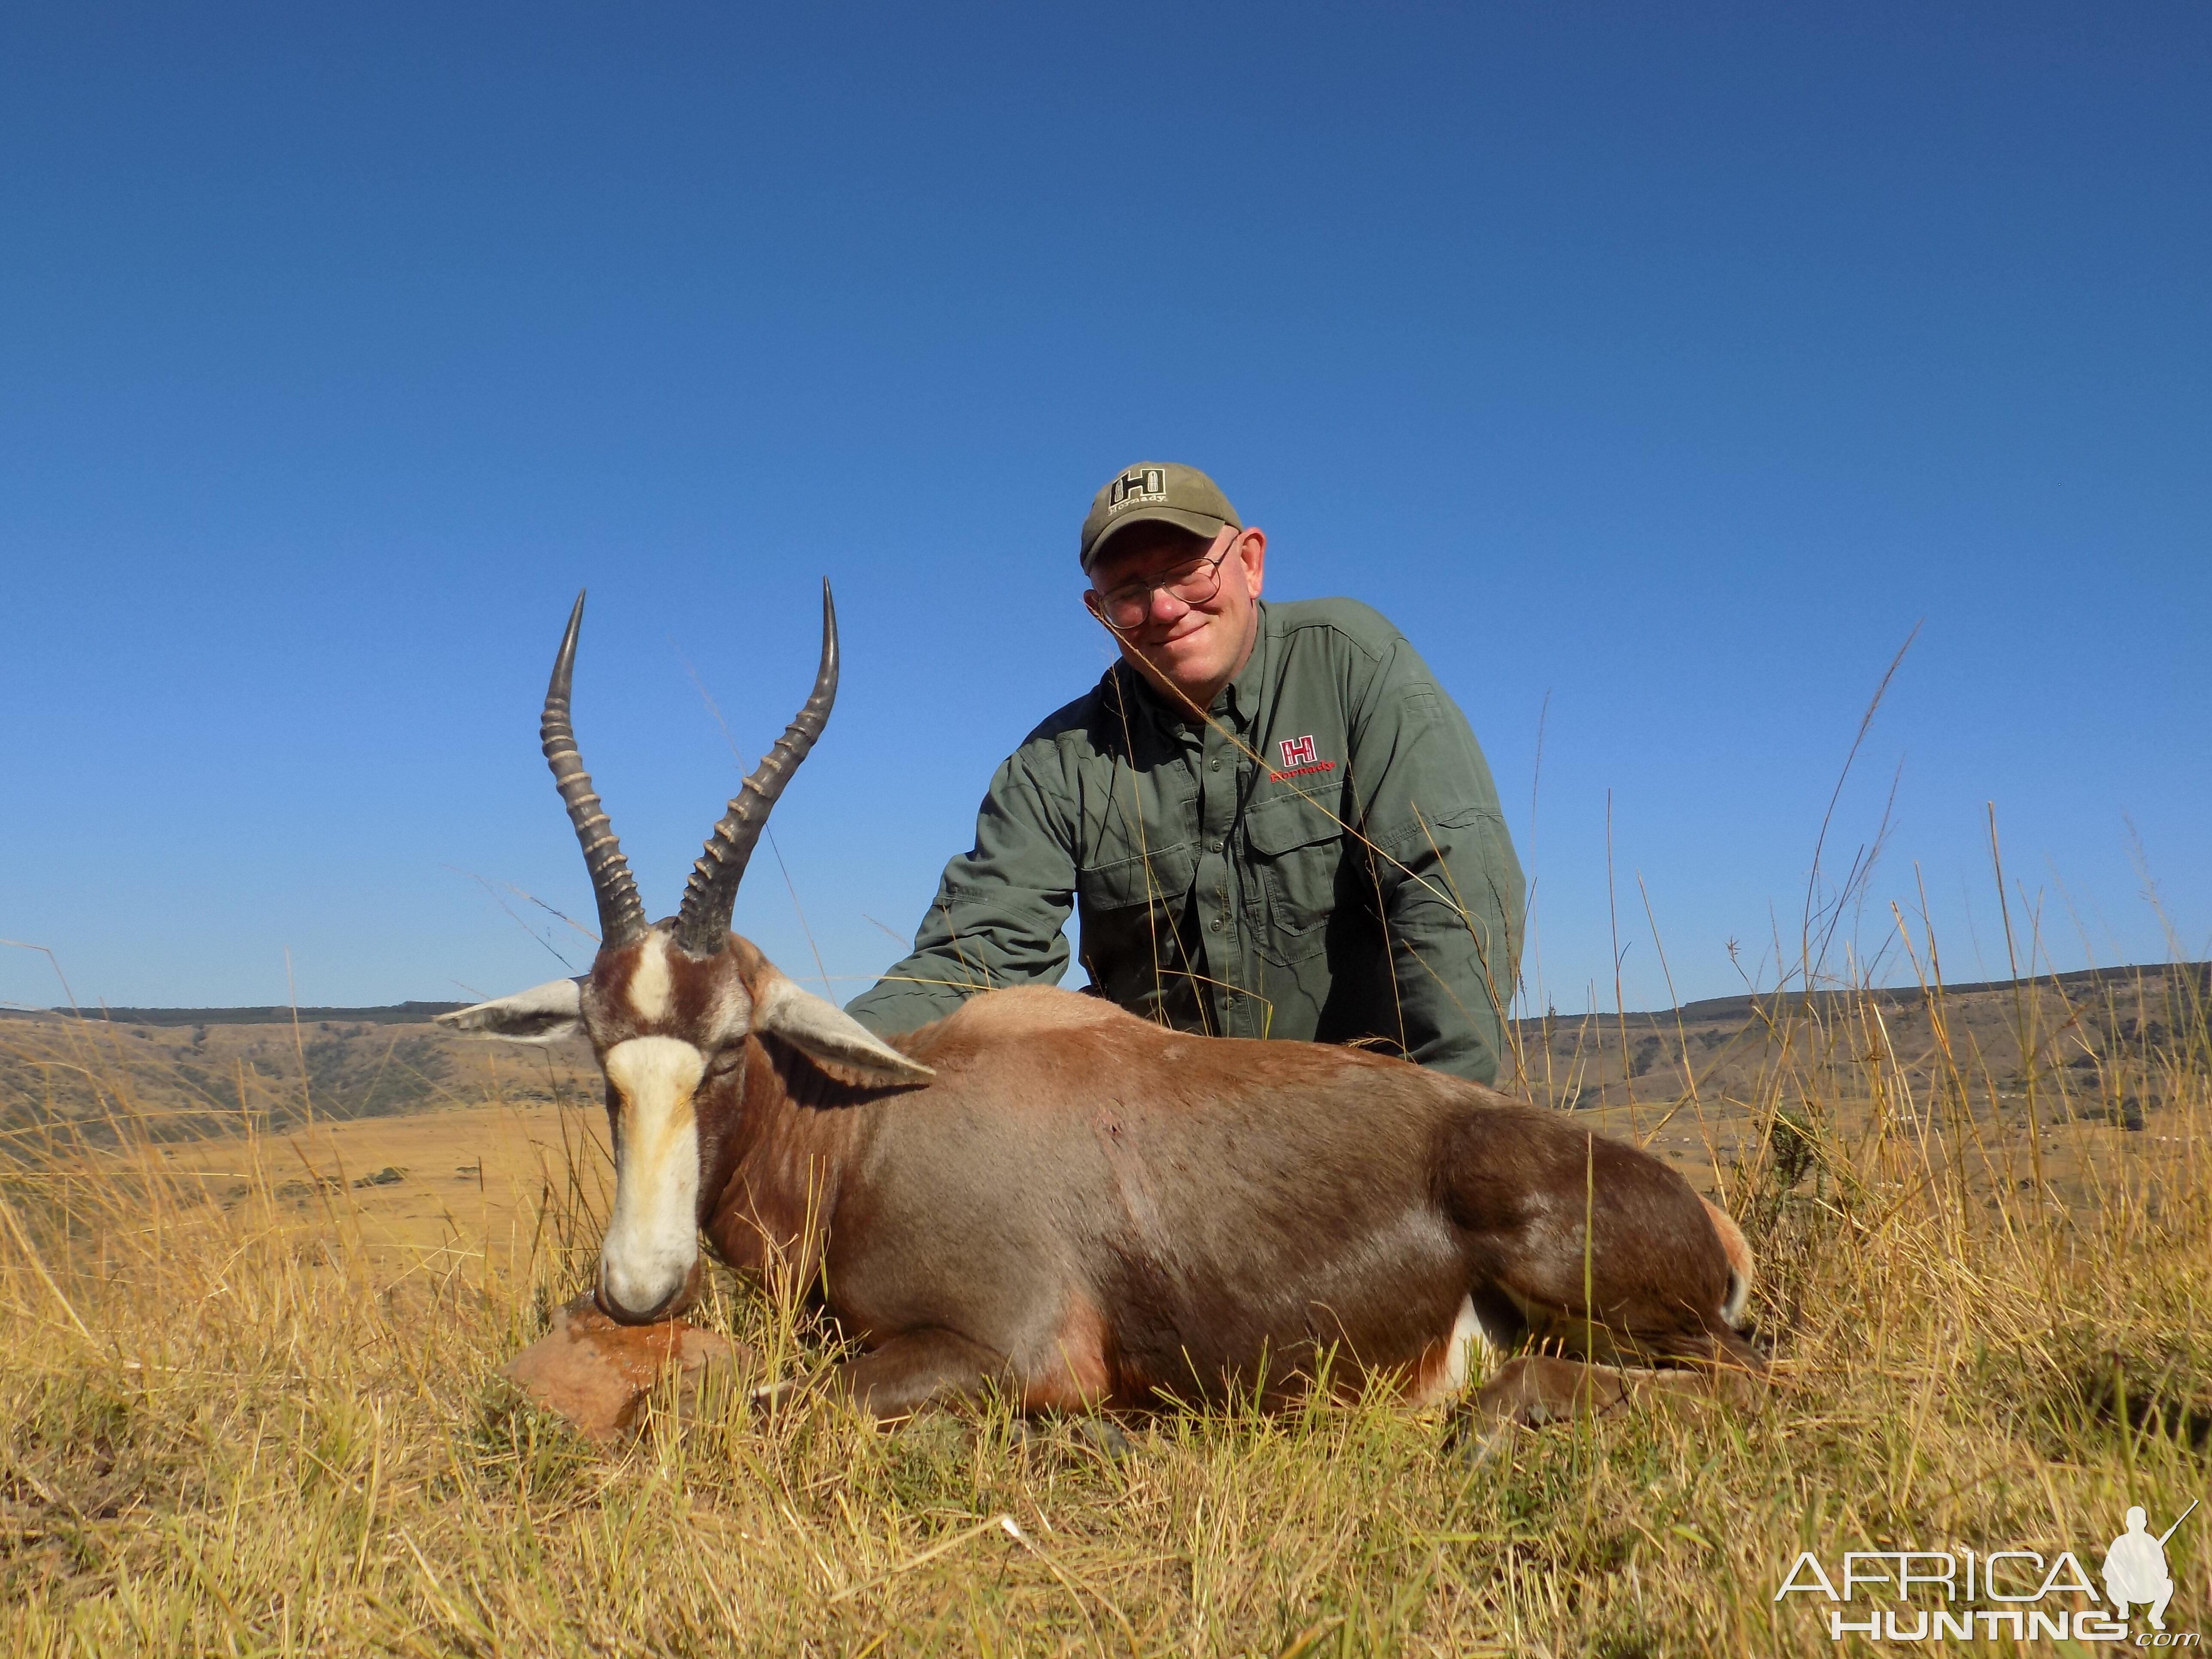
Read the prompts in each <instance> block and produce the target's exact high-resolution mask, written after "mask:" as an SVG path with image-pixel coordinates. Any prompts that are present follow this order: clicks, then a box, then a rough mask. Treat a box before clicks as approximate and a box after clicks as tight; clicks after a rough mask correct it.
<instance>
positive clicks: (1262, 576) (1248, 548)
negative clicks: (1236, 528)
mask: <svg viewBox="0 0 2212 1659" xmlns="http://www.w3.org/2000/svg"><path fill="white" fill-rule="evenodd" d="M1237 562H1238V563H1240V564H1242V565H1243V567H1244V580H1245V582H1246V584H1247V586H1249V587H1250V589H1251V592H1252V597H1253V598H1254V599H1258V598H1259V597H1260V590H1261V588H1262V587H1264V586H1266V585H1267V532H1266V531H1264V530H1256V529H1246V530H1243V531H1240V532H1237Z"/></svg>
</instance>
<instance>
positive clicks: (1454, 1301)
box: [445, 590, 1759, 1417]
mask: <svg viewBox="0 0 2212 1659" xmlns="http://www.w3.org/2000/svg"><path fill="white" fill-rule="evenodd" d="M582 608H583V601H582V599H581V598H579V599H578V600H577V607H576V611H575V613H574V615H572V616H571V617H570V620H569V625H568V635H567V636H566V638H565V639H564V640H563V641H562V649H561V653H560V655H559V657H558V659H556V666H555V670H554V677H553V684H552V686H551V688H550V690H549V692H548V696H547V703H546V714H545V720H544V732H545V748H546V753H547V756H548V758H549V759H550V761H551V762H552V764H553V768H554V771H555V774H556V777H557V778H558V779H559V780H560V781H561V786H562V794H563V796H564V798H565V799H567V800H568V805H569V811H570V815H571V817H573V818H574V821H575V823H576V826H577V829H578V833H579V836H580V838H581V839H582V841H583V843H584V848H585V854H586V861H587V863H588V864H589V865H590V866H591V870H592V881H593V887H594V890H595V891H596V892H597V894H598V897H599V910H600V920H601V925H602V936H603V944H602V946H601V949H600V951H599V957H598V959H597V960H596V961H595V962H594V963H593V964H592V971H591V972H590V974H589V975H586V976H585V977H584V978H582V979H581V980H559V981H554V982H553V983H552V984H550V985H547V986H541V987H538V988H537V989H535V990H532V991H526V992H524V993H522V994H520V995H518V996H514V997H510V998H507V999H504V1000H501V1001H496V1002H489V1003H484V1004H482V1005H480V1006H477V1007H474V1008H469V1009H465V1010H463V1011H461V1012H459V1013H456V1014H449V1015H447V1016H445V1018H446V1019H447V1022H449V1023H450V1024H454V1025H456V1026H459V1027H460V1028H462V1029H464V1030H481V1031H484V1032H488V1033H491V1034H495V1035H498V1036H508V1037H513V1038H520V1039H524V1040H528V1039H532V1038H536V1039H544V1038H547V1037H550V1036H555V1035H558V1034H560V1033H562V1032H566V1031H570V1030H581V1031H582V1032H583V1033H584V1034H585V1035H586V1036H587V1037H588V1038H589V1039H590V1041H591V1042H592V1048H593V1050H594V1052H595V1053H596V1054H597V1055H598V1057H599V1064H600V1066H601V1068H602V1070H603V1071H604V1072H605V1076H606V1079H607V1109H608V1113H609V1115H610V1118H611V1121H612V1125H613V1137H614V1146H615V1159H616V1172H617V1173H616V1195H615V1205H614V1211H613V1214H612V1216H611V1219H610V1221H609V1224H608V1228H607V1233H606V1237H605V1243H604V1245H603V1248H602V1251H601V1256H600V1262H599V1283H598V1297H599V1304H600V1305H601V1306H602V1307H603V1308H604V1309H605V1310H606V1311H607V1312H608V1313H609V1314H611V1315H612V1316H614V1317H616V1318H617V1319H622V1320H625V1321H629V1322H648V1321H652V1320H655V1319H659V1318H665V1317H666V1316H669V1315H671V1313H674V1312H676V1311H678V1310H680V1308H681V1307H682V1306H683V1305H684V1304H685V1303H686V1302H687V1301H688V1300H689V1298H690V1296H691V1294H692V1293H693V1291H694V1289H695V1287H696V1282H697V1269H698V1237H699V1235H700V1233H701V1232H702V1231H703V1232H704V1233H705V1234H706V1236H707V1237H708V1240H709V1241H710V1242H711V1243H712V1244H713V1246H714V1249H715V1250H716V1251H717V1252H718V1253H719V1254H720V1255H721V1256H722V1257H723V1258H724V1259H725V1260H726V1261H729V1262H730V1263H731V1264H732V1265H733V1266H735V1267H739V1268H749V1269H753V1270H762V1269H764V1268H766V1267H768V1266H769V1263H770V1262H771V1261H781V1262H783V1263H785V1264H786V1265H787V1266H788V1267H791V1268H793V1270H795V1271H796V1272H797V1273H799V1275H800V1278H801V1280H802V1282H812V1283H817V1284H818V1285H820V1287H821V1288H820V1294H821V1296H822V1298H823V1301H824V1303H825V1304H826V1306H827V1309H828V1311H829V1313H830V1314H831V1315H832V1316H834V1317H835V1318H836V1321H837V1322H838V1324H839V1326H840V1328H842V1330H843V1332H844V1333H845V1334H846V1335H847V1336H848V1337H850V1338H852V1339H854V1340H856V1341H857V1342H858V1343H859V1344H860V1346H861V1348H862V1350H863V1352H861V1354H860V1356H859V1357H858V1358H854V1359H853V1360H851V1361H849V1362H848V1363H847V1364H844V1365H843V1366H842V1367H841V1368H840V1369H839V1370H838V1372H837V1373H836V1385H837V1386H839V1387H841V1388H842V1389H844V1390H845V1391H847V1392H848V1394H849V1395H850V1397H851V1398H852V1399H853V1400H854V1401H855V1402H856V1403H857V1404H859V1405H860V1407H862V1408H864V1409H866V1410H867V1411H869V1412H871V1413H874V1414H875V1415H877V1416H878V1417H890V1416H898V1415H902V1414H904V1413H908V1412H911V1411H913V1410H915V1409H916V1408H918V1407H921V1406H923V1405H925V1404H927V1403H928V1402H929V1401H934V1400H943V1399H948V1398H953V1397H957V1396H960V1395H969V1394H972V1393H974V1392H975V1391H976V1390H978V1389H982V1388H984V1387H986V1386H991V1385H995V1386H998V1387H1000V1388H1002V1389H1006V1390H1008V1391H1009V1392H1010V1393H1011V1394H1012V1395H1013V1396H1014V1397H1015V1398H1017V1399H1018V1401H1019V1402H1020V1403H1021V1405H1022V1407H1024V1409H1026V1410H1043V1409H1052V1408H1065V1409H1093V1408H1098V1407H1123V1408H1143V1407H1152V1406H1156V1405H1158V1404H1160V1403H1162V1402H1164V1401H1170V1400H1184V1401H1194V1400H1207V1399H1216V1398H1219V1397H1221V1396H1222V1395H1225V1393H1227V1392H1230V1391H1232V1390H1233V1391H1237V1392H1240V1393H1243V1394H1245V1395H1256V1396H1257V1397H1259V1398H1261V1399H1262V1400H1263V1401H1267V1402H1270V1403H1278V1402H1280V1401H1284V1400H1285V1399H1288V1398H1290V1397H1291V1396H1292V1395H1295V1394H1297V1393H1298V1392H1300V1391H1302V1390H1303V1389H1305V1388H1306V1387H1308V1386H1310V1383H1311V1381H1312V1379H1313V1378H1314V1377H1315V1376H1316V1375H1317V1374H1319V1373H1320V1372H1321V1371H1322V1369H1323V1367H1324V1365H1325V1364H1327V1365H1333V1370H1330V1372H1329V1374H1330V1375H1331V1376H1332V1377H1333V1378H1334V1380H1335V1382H1336V1383H1338V1384H1339V1385H1340V1386H1357V1385H1358V1384H1361V1383H1364V1382H1365V1381H1366V1380H1368V1379H1370V1378H1373V1377H1376V1376H1383V1377H1388V1378H1389V1379H1393V1380H1395V1381H1396V1382H1397V1383H1399V1384H1400V1385H1401V1386H1402V1387H1404V1388H1405V1389H1407V1391H1408V1392H1409V1393H1411V1394H1413V1395H1414V1396H1415V1397H1416V1398H1421V1399H1427V1398H1432V1397H1435V1396H1437V1395H1440V1394H1442V1393H1444V1392H1446V1391H1448V1390H1449V1389H1453V1388H1455V1387H1456V1386H1457V1385H1458V1384H1459V1383H1461V1382H1462V1380H1463V1379H1464V1377H1465V1376H1466V1374H1467V1365H1468V1357H1469V1350H1470V1348H1471V1347H1473V1346H1486V1347H1495V1348H1504V1349H1510V1348H1511V1347H1514V1346H1517V1345H1519V1344H1521V1343H1522V1342H1524V1341H1527V1340H1530V1339H1535V1340H1541V1341H1542V1342H1544V1343H1545V1344H1546V1345H1547V1346H1552V1347H1553V1348H1556V1349H1559V1350H1561V1351H1564V1352H1568V1353H1571V1354H1575V1355H1577V1356H1580V1357H1582V1358H1588V1359H1591V1360H1596V1361H1604V1362H1613V1363H1624V1362H1626V1363H1635V1364H1650V1363H1653V1362H1662V1363H1663V1362H1677V1363H1686V1364H1708V1365H1710V1364H1725V1365H1735V1366H1741V1367H1744V1368H1747V1369H1756V1368H1758V1366H1759V1359H1758V1358H1757V1356H1756V1355H1755V1353H1754V1352H1753V1350H1752V1349H1751V1347H1750V1346H1749V1345H1748V1344H1747V1342H1746V1341H1745V1340H1744V1339H1743V1337H1742V1336H1741V1334H1739V1333H1738V1331H1737V1329H1736V1326H1737V1324H1738V1323H1739V1322H1740V1321H1741V1316H1742V1313H1743V1307H1744V1301H1745V1297H1746V1295H1747V1290H1748V1285H1749V1276H1750V1270H1751V1264H1750V1258H1749V1255H1748V1253H1747V1251H1746V1250H1745V1249H1744V1246H1743V1242H1742V1238H1741V1234H1739V1233H1738V1232H1737V1231H1736V1230H1735V1226H1734V1225H1733V1224H1731V1223H1730V1222H1729V1220H1728V1218H1726V1217H1725V1216H1724V1215H1722V1214H1721V1213H1720V1212H1718V1211H1717V1210H1713V1209H1712V1208H1711V1206H1708V1205H1706V1204H1705V1202H1704V1201H1703V1200H1700V1199H1699V1197H1698V1195H1697V1194H1696V1193H1694V1192H1693V1191H1692V1189H1691V1188H1690V1187H1689V1185H1688V1183H1687V1182H1685V1181H1684V1180H1683V1179H1682V1178H1681V1176H1679V1175H1678V1174H1676V1173H1675V1172H1674V1170H1670V1169H1669V1168H1668V1167H1667V1166H1666V1165H1665V1164H1662V1163H1661V1162H1659V1161H1658V1160H1657V1159H1656V1158H1652V1157H1650V1156H1649V1155H1648V1154H1646V1153H1644V1152H1640V1151H1638V1150H1637V1149H1635V1148H1633V1147H1630V1146H1624V1145H1622V1144H1620V1143H1619V1142H1617V1141H1613V1140H1608V1139H1605V1138H1603V1137H1601V1136H1597V1135H1595V1134H1592V1133H1588V1132H1586V1131H1584V1130H1583V1129H1580V1128H1577V1127H1575V1126H1574V1125H1573V1124H1572V1123H1571V1121H1569V1120H1568V1119H1566V1118H1565V1117H1563V1116H1561V1115H1558V1114H1555V1113H1552V1112H1548V1111H1543V1110H1540V1109H1536V1108H1534V1107H1532V1106H1528V1105H1526V1104H1522V1103H1516V1102H1513V1101H1510V1100H1508V1099H1506V1098H1505V1097H1503V1096H1501V1095H1498V1094H1497V1093H1495V1092H1493V1091H1491V1090H1488V1089H1485V1088H1482V1087H1480V1086H1479V1085H1474V1084H1471V1083H1467V1082H1464V1081H1462V1080H1460V1079H1455V1078H1451V1077H1448V1076H1445V1075H1443V1074H1441V1073H1435V1072H1429V1071H1425V1070H1422V1069H1420V1068H1419V1067H1416V1066H1410V1065H1407V1063H1406V1062H1404V1061H1403V1060H1395V1059H1388V1058H1383V1057H1381V1056H1378V1055H1376V1054H1368V1053H1364V1052H1362V1051H1359V1050H1356V1049H1350V1048H1329V1047H1323V1046H1321V1045H1318V1044H1311V1043H1297V1042H1251V1041H1242V1040H1235V1039H1222V1038H1207V1037H1199V1036H1188V1035H1185V1034H1182V1033H1180V1032H1176V1031H1171V1030H1164V1029H1162V1028H1161V1027H1158V1026H1156V1025H1152V1024H1148V1023H1146V1022H1145V1021H1142V1020H1140V1019H1138V1018H1134V1017H1133V1016H1132V1015H1129V1014H1127V1013H1124V1012H1121V1011H1120V1010H1118V1009H1116V1008H1115V1007H1113V1006H1109V1005H1108V1004H1106V1003H1104V1002H1103V1001H1100V1000H1097V999H1095V998H1090V997H1085V996H1079V995H1075V994H1069V993H1066V992H1061V991H1056V990H1047V989H1041V988H1022V989H1012V990H1003V991H994V992H989V993H987V994H981V995H978V996H976V997H974V998H972V999H971V1000H969V1002H968V1003H967V1004H965V1005H964V1006H963V1007H962V1008H961V1009H960V1011H959V1012H957V1013H955V1014H954V1015H952V1016H951V1018H946V1019H943V1020H939V1022H937V1023H936V1024H933V1025H929V1026H926V1027H924V1028H923V1029H922V1030H919V1031H915V1032H912V1033H910V1034H908V1035H906V1036H899V1037H896V1038H893V1039H891V1040H890V1042H884V1041H882V1040H879V1039H878V1038H877V1037H876V1036H873V1035H872V1034H871V1033H869V1032H868V1031H867V1030H865V1029H863V1028H862V1027H861V1026H860V1024H858V1023H857V1022H855V1021H854V1020H853V1019H851V1018H848V1016H847V1015H845V1014H844V1013H843V1012H842V1011H840V1010H839V1009H837V1008H836V1007H834V1006H831V1005H830V1004H829V1003H827V1002H825V1001H823V1000H821V999H820V998H818V997H815V996H812V995H811V994H808V993H806V992H805V991H802V990H800V989H799V987H797V986H796V985H794V984H793V982H792V981H790V980H788V979H787V978H786V977H785V976H784V975H782V974H781V973H780V972H779V971H778V970H777V969H775V966H774V965H773V964H771V963H769V961H768V960H767V959H766V958H765V957H763V956H762V955H761V953H760V952H759V951H757V950H756V949H755V948H754V947H753V946H752V945H750V944H748V943H747V942H746V941H745V940H744V939H739V938H738V937H737V936H735V935H734V934H732V933H730V932H729V930H728V925H729V915H730V908H731V904H732V901H733V900H734V896H735V891H736V884H737V880H738V877H739V876H740V875H741V874H742V872H743V869H744V860H745V856H746V854H748V853H749V852H750V848H751V843H752V842H753V840H754V839H756V838H757V836H758V834H759V830H760V827H761V824H762V823H763V821H764V820H765V818H766V816H767V813H768V811H769V808H770V807H771V806H772V805H774V802H775V797H776V796H777V795H778V794H779V793H781V789H782V787H783V786H784V784H785V783H786V782H787V781H788V779H789V777H790V775H791V772H792V770H793V768H795V767H796V766H797V764H798V763H799V761H800V760H801V759H803V758H804V757H805V752H806V750H808V748H810V747H811V744H812V743H813V741H814V738H816V736H817V735H818V734H819V732H820V730H821V727H822V725H823V722H824V721H825V720H827V718H828V714H829V704H830V701H831V699H832V698H833V697H834V695H835V690H836V623H835V617H834V613H832V612H831V611H829V608H828V599H827V593H826V590H825V594H824V615H823V663H822V670H821V673H820V675H819V677H818V678H817V683H816V687H815V694H814V696H812V697H811V699H810V700H809V702H808V703H807V705H806V707H805V708H804V709H802V711H801V713H800V716H799V720H796V721H794V722H793V726H792V728H791V730H790V731H789V732H787V733H786V734H785V737H784V738H783V739H782V740H781V741H780V742H779V743H778V744H777V745H776V746H775V750H772V751H771V752H770V754H769V757H767V758H766V759H765V760H763V763H761V766H760V768H759V769H758V770H757V771H756V772H755V773H754V774H753V775H752V776H751V777H750V778H748V779H747V780H746V781H745V784H744V788H743V789H742V790H741V791H740V793H739V794H738V798H737V799H736V800H734V801H733V802H732V805H731V809H730V811H729V813H728V814H727V815H726V816H725V817H724V818H723V820H722V822H721V823H720V824H718V825H717V826H716V829H715V832H714V839H713V840H710V841H709V842H708V851H707V855H706V856H705V857H703V858H702V859H701V860H700V861H699V864H698V865H697V866H696V867H695V870H694V872H693V875H692V878H691V883H690V887H689V889H688V890H687V891H686V894H685V897H684V908H683V910H682V911H681V912H680V913H679V915H678V916H676V917H675V918H673V919H671V921H665V922H663V923H660V924H659V925H655V926H648V925H647V922H646V921H645V918H644V913H643V910H642V908H641V906H640V904H639V902H638V899H637V896H636V890H635V884H633V883H632V881H631V879H630V876H629V870H628V867H627V866H626V864H625V863H624V862H623V858H622V854H621V853H620V851H619V849H618V848H617V845H616V843H615V841H614V837H613V836H612V834H611V830H610V829H608V827H607V823H606V820H605V815H604V814H603V813H601V812H600V811H599V803H598V799H597V797H596V796H594V795H592V793H591V783H590V780H589V778H588V777H587V776H586V775H585V774H584V771H583V769H582V765H581V762H580V759H579V758H578V757H577V755H576V752H575V748H574V738H573V735H572V733H571V732H570V730H569V726H568V686H569V678H570V673H571V670H572V666H573V661H574V648H575V640H576V630H577V627H578V624H579V623H580V620H581V616H582ZM1332 1354H1333V1356H1334V1358H1333V1359H1332V1358H1330V1356H1332ZM1553 1369H1554V1370H1556V1369H1557V1368H1553ZM1550 1374H1551V1373H1549V1372H1547V1375H1550Z"/></svg>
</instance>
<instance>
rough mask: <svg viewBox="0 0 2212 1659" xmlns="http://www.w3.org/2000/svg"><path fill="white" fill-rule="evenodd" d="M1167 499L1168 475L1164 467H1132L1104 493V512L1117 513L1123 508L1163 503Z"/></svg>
mask: <svg viewBox="0 0 2212 1659" xmlns="http://www.w3.org/2000/svg"><path fill="white" fill-rule="evenodd" d="M1167 498H1168V473H1167V469H1166V468H1165V467H1164V466H1133V467H1131V468H1130V469H1129V470H1128V471H1127V472H1124V473H1123V474H1122V475H1121V477H1118V478H1116V479H1115V480H1114V483H1113V487H1112V488H1111V489H1109V490H1108V491H1107V493H1106V510H1107V511H1108V512H1109V513H1119V512H1120V511H1121V509H1122V508H1123V507H1131V506H1134V505H1136V504H1138V503H1140V502H1144V501H1165V500H1167Z"/></svg>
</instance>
